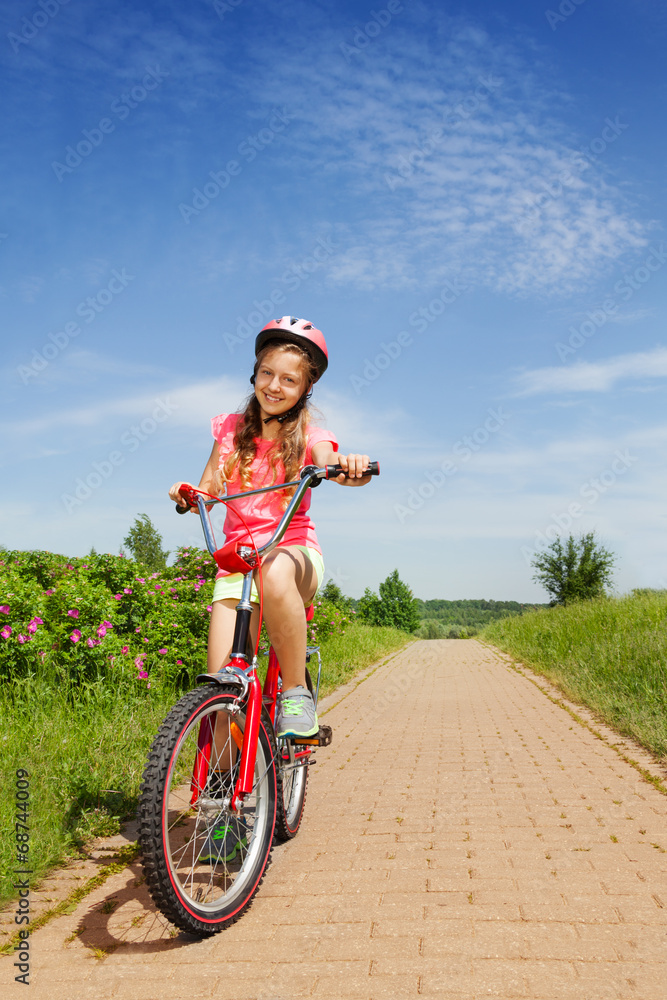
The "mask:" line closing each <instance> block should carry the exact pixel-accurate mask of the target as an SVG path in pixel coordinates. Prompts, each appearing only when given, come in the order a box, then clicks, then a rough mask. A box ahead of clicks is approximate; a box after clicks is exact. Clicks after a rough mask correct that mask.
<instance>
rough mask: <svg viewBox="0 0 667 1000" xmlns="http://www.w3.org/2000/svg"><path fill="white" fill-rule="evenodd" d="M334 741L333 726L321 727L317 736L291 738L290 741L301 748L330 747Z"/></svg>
mask: <svg viewBox="0 0 667 1000" xmlns="http://www.w3.org/2000/svg"><path fill="white" fill-rule="evenodd" d="M332 739H333V731H332V729H331V726H320V728H319V732H318V734H317V736H290V737H288V741H289V742H290V743H294V744H297V745H298V746H300V747H328V746H329V744H330V743H331V740H332Z"/></svg>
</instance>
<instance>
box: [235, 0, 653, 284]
mask: <svg viewBox="0 0 667 1000" xmlns="http://www.w3.org/2000/svg"><path fill="white" fill-rule="evenodd" d="M411 21H412V15H411V14H410V12H409V11H405V12H404V13H403V14H402V15H401V19H400V24H399V18H398V17H397V18H396V19H395V23H394V24H391V25H390V26H389V27H388V28H387V29H386V31H385V32H384V33H383V34H382V36H381V37H380V38H379V39H378V41H377V43H373V44H371V45H369V46H368V48H367V49H365V50H364V52H363V53H359V54H358V55H355V56H354V57H352V58H351V59H350V60H349V61H346V59H345V58H344V57H343V54H342V53H340V52H339V48H340V42H341V41H343V40H345V36H343V37H338V36H336V37H334V36H333V32H331V31H327V32H324V33H323V36H322V38H321V39H320V40H319V41H317V40H314V39H313V37H312V32H313V26H312V25H309V32H310V33H311V37H310V42H309V44H310V45H311V46H315V47H317V49H318V52H319V53H320V58H319V60H318V65H317V67H316V68H315V67H313V66H311V67H310V68H309V74H308V87H307V88H304V86H303V73H302V68H301V66H300V65H299V64H298V62H297V63H288V64H287V65H285V66H283V67H281V73H280V74H279V75H278V76H276V74H275V73H274V72H273V60H272V58H270V55H271V52H273V50H274V48H275V45H276V40H275V39H271V42H270V46H269V43H266V44H267V52H266V55H267V56H269V58H266V59H265V60H264V62H265V65H266V66H267V67H269V70H268V73H269V74H270V78H269V77H267V76H266V75H265V74H264V73H263V72H262V70H261V68H260V69H259V72H258V73H257V74H256V76H255V84H254V85H255V87H256V92H257V98H258V100H260V101H263V102H265V103H266V102H268V101H270V102H273V103H284V105H285V106H286V107H287V108H289V109H290V110H291V112H292V113H293V114H295V115H296V121H295V122H294V123H293V124H291V125H290V134H289V143H288V144H286V145H284V146H282V147H280V150H279V151H278V150H276V153H277V155H278V156H279V160H280V162H281V163H282V164H283V165H287V166H292V167H293V168H294V170H295V171H298V170H299V169H300V167H301V165H302V162H303V158H304V156H307V158H308V163H309V169H310V170H311V171H315V172H319V173H320V175H321V177H322V182H323V183H326V184H329V185H331V184H336V185H338V186H341V185H344V187H345V190H346V192H347V196H348V204H349V205H350V208H352V209H353V210H354V214H355V218H356V221H355V223H354V224H353V225H352V226H350V228H349V231H348V234H347V240H346V241H345V248H344V249H343V250H342V251H341V252H339V253H338V254H337V255H336V259H335V261H334V262H333V264H332V268H331V272H330V274H331V279H332V280H334V281H339V282H341V283H345V284H349V283H352V282H353V283H356V284H357V285H358V286H359V287H361V288H364V289H368V288H372V287H382V286H383V285H392V287H410V285H411V284H413V283H415V281H417V280H418V281H419V282H420V283H423V282H424V281H426V282H430V283H433V282H435V281H437V280H438V279H440V278H442V277H444V276H446V275H447V274H449V273H451V272H452V271H457V272H462V273H463V275H464V276H465V277H467V278H468V279H469V280H471V281H472V282H473V283H475V284H485V285H487V286H490V287H492V288H494V289H496V290H500V291H504V292H509V293H518V294H529V293H534V292H542V293H543V292H548V291H557V292H561V293H562V292H567V291H571V290H574V289H576V288H581V287H582V286H583V285H585V284H586V283H587V282H589V281H590V280H591V279H593V278H595V277H597V276H598V275H599V274H600V273H602V272H604V271H605V270H606V269H608V267H609V264H610V261H612V260H614V259H616V258H618V257H619V256H620V255H621V254H623V253H627V252H632V251H634V250H637V249H638V248H640V247H641V246H643V245H645V243H646V236H645V227H644V225H643V224H642V223H640V222H639V221H637V220H636V219H635V218H633V217H632V215H631V214H630V212H629V209H628V206H627V204H626V202H625V199H624V197H623V196H622V194H621V192H620V191H619V190H618V189H616V188H614V187H613V186H612V184H611V182H610V172H609V166H608V162H607V163H605V157H604V152H603V153H602V154H600V155H599V156H598V157H597V160H596V162H595V163H594V162H592V161H591V159H584V158H583V157H582V156H581V155H580V154H579V153H577V149H579V148H580V147H581V146H582V145H584V146H585V145H587V144H588V143H590V142H591V141H592V140H594V139H598V140H599V141H603V140H601V139H600V135H601V133H602V130H603V129H606V130H607V131H606V134H607V135H608V136H610V138H609V142H608V143H607V145H608V146H610V147H611V145H612V143H614V142H617V143H618V144H619V147H621V146H622V144H623V143H624V142H625V141H626V129H627V128H628V127H629V126H628V125H626V123H625V122H624V121H622V120H620V119H618V118H617V117H615V116H614V113H613V109H611V108H610V109H609V115H610V118H611V120H612V121H613V122H616V123H617V124H616V128H615V130H614V129H612V130H611V132H610V131H609V129H608V128H607V126H606V122H605V119H604V116H603V118H602V119H601V120H600V123H599V125H600V135H598V134H597V133H594V134H591V135H585V134H580V133H579V134H578V133H577V132H576V130H573V129H571V128H567V127H566V126H565V125H564V123H563V119H562V118H559V111H558V110H554V108H556V109H560V108H564V107H565V105H566V104H567V103H568V101H567V98H565V97H563V95H555V94H554V93H553V91H552V92H548V91H547V89H546V85H545V83H544V79H543V77H542V76H539V75H538V74H537V73H536V72H535V71H534V68H533V67H534V65H535V61H534V60H535V53H534V52H533V51H530V52H528V51H525V50H524V51H522V50H520V49H519V47H518V45H519V43H518V42H517V43H513V44H510V43H504V42H502V41H499V38H498V36H495V37H491V36H489V35H487V34H486V33H485V32H484V31H482V30H480V29H475V30H474V31H472V30H471V29H470V26H469V25H467V24H466V23H464V22H463V21H462V20H461V19H460V18H448V17H447V16H446V15H445V14H444V13H442V12H441V13H440V14H434V15H433V31H432V33H431V37H430V38H428V39H427V38H425V37H424V35H423V34H421V33H420V36H419V37H418V35H417V33H416V32H415V31H413V30H412V29H413V28H414V26H415V25H414V23H411ZM353 28H354V26H353V25H352V26H351V27H350V41H351V38H352V35H353V33H354V32H353ZM292 43H293V44H296V45H297V47H298V44H299V43H298V40H295V39H293V41H292ZM257 45H258V48H257V53H258V57H259V58H260V64H261V56H262V53H263V46H262V42H261V41H258V43H257ZM269 48H270V50H271V52H269V51H268V49H269ZM438 128H439V129H440V130H441V134H440V135H438V137H437V138H433V136H434V129H438Z"/></svg>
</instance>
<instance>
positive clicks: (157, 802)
mask: <svg viewBox="0 0 667 1000" xmlns="http://www.w3.org/2000/svg"><path fill="white" fill-rule="evenodd" d="M237 694H238V689H237V688H236V687H234V686H233V685H230V686H229V687H219V686H218V685H215V686H214V685H206V686H205V687H200V688H196V689H195V690H194V691H189V692H188V693H187V694H186V695H184V696H183V697H182V698H181V699H180V701H179V702H177V704H176V705H175V706H174V708H173V709H172V710H171V712H170V713H169V715H168V716H167V717H166V719H165V721H164V722H163V724H162V726H161V727H160V729H159V731H158V734H157V736H156V737H155V740H154V742H153V745H152V747H151V750H150V753H149V756H148V762H147V764H146V768H145V771H144V776H143V781H142V784H141V794H140V798H139V810H138V819H139V844H140V846H141V849H142V853H143V861H142V863H143V869H144V873H145V877H146V884H147V886H148V890H149V892H150V894H151V897H152V899H153V901H154V903H155V905H156V906H157V908H158V909H159V910H160V911H161V912H162V913H163V914H164V916H165V917H167V919H168V920H170V921H171V923H173V924H175V925H176V926H177V927H180V928H181V930H184V931H187V932H188V933H191V934H196V935H198V936H200V937H205V936H209V935H212V934H217V933H218V932H220V931H221V930H224V929H225V927H228V926H229V925H230V924H232V923H234V922H235V921H236V920H238V919H239V917H240V916H242V914H243V913H244V912H245V911H246V910H247V908H248V907H249V906H250V904H251V902H252V900H253V897H254V896H255V893H256V892H257V890H258V888H259V886H260V884H261V882H262V879H263V877H264V873H265V871H266V868H267V865H268V864H269V862H270V858H271V848H272V844H273V834H274V830H275V822H276V803H277V775H276V766H275V762H276V754H277V750H276V744H275V738H274V735H273V728H272V726H271V723H270V721H269V719H268V717H267V716H266V714H265V713H263V715H262V718H261V721H260V727H259V739H258V745H257V761H256V764H255V781H254V786H253V790H252V792H251V793H250V795H248V796H246V798H245V800H244V802H243V805H242V811H241V815H242V818H243V824H244V825H243V828H242V829H243V830H245V832H246V834H247V836H246V837H245V838H244V839H245V840H247V843H246V844H245V845H242V843H241V842H239V843H238V844H237V845H236V848H235V852H236V853H235V856H234V857H233V858H228V859H227V860H222V859H220V858H217V859H216V860H215V861H213V860H211V858H210V857H209V859H208V860H205V861H202V860H201V857H202V855H205V854H206V853H208V854H209V855H210V854H211V848H210V844H211V843H212V841H213V839H214V838H213V831H214V830H215V829H218V828H219V826H220V824H221V823H222V824H223V825H224V824H225V823H226V822H227V820H228V819H229V822H238V820H236V818H235V816H234V814H231V813H229V812H225V809H224V806H223V800H224V797H225V795H227V796H228V795H229V793H230V791H231V789H232V788H233V785H234V783H235V781H236V777H237V773H238V767H239V763H240V753H237V752H234V755H235V756H236V760H235V761H234V763H233V764H232V766H231V770H229V771H227V772H226V775H225V779H224V786H223V785H222V784H221V785H219V787H218V788H217V790H216V791H209V786H208V784H207V786H206V789H204V790H202V794H200V795H199V797H198V799H197V802H196V804H195V805H194V806H192V805H191V792H190V782H191V780H192V774H193V764H194V760H195V756H196V752H197V750H196V748H197V738H198V733H199V728H200V723H201V721H202V720H203V719H205V718H208V719H210V720H213V725H215V720H219V719H220V718H221V717H222V719H223V720H224V718H225V717H226V719H227V725H228V732H229V733H230V734H231V733H232V729H231V722H232V721H233V722H234V723H236V725H237V726H238V727H239V729H240V730H241V732H242V733H243V732H244V729H245V713H244V712H243V710H241V711H238V712H235V711H232V709H233V708H235V707H236V698H237ZM218 724H220V723H219V722H218ZM226 745H228V746H229V747H231V740H230V738H229V737H228V738H227V742H226ZM216 752H217V751H216V748H215V745H214V746H213V756H212V759H211V763H212V764H214V763H215V761H214V757H215V754H216ZM228 752H229V753H230V754H231V751H228ZM232 757H233V755H232ZM232 757H230V758H229V759H232ZM224 843H226V840H225V841H224ZM207 845H209V849H208V852H207V850H206V847H207ZM216 849H217V848H216Z"/></svg>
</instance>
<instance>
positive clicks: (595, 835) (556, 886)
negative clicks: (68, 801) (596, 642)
mask: <svg viewBox="0 0 667 1000" xmlns="http://www.w3.org/2000/svg"><path fill="white" fill-rule="evenodd" d="M406 679H407V680H408V681H409V683H407V684H406V683H405V681H406ZM545 690H546V691H547V693H552V692H550V691H549V688H548V684H547V682H546V681H544V680H543V679H541V678H533V676H532V675H530V674H529V673H528V672H527V671H526V670H524V669H523V668H519V669H512V668H511V665H510V663H509V660H508V658H507V657H505V656H503V655H502V654H498V653H496V652H495V651H494V650H492V649H490V648H488V647H485V646H482V645H481V644H480V643H478V642H475V641H474V640H442V641H430V642H420V643H415V644H413V645H411V646H410V647H408V648H407V649H406V650H404V651H403V652H402V653H400V654H398V655H396V656H394V657H393V658H390V659H389V661H388V662H387V663H385V664H384V665H383V666H381V667H379V668H378V669H376V670H375V671H373V672H369V673H368V674H367V675H366V677H365V679H363V681H362V682H361V683H359V684H357V685H356V686H355V685H350V686H349V687H347V688H346V690H345V691H343V692H339V693H337V694H334V696H332V698H330V699H329V706H330V707H329V708H328V709H327V707H326V703H325V704H323V706H322V712H321V714H322V716H323V719H324V720H325V721H326V722H328V723H330V724H331V725H332V726H333V728H334V743H333V744H332V746H331V747H330V748H329V749H327V750H322V751H321V752H320V753H318V762H317V767H316V768H314V769H313V771H312V773H311V775H310V786H309V793H308V802H307V808H306V813H305V818H304V824H303V827H302V829H301V831H300V832H299V836H298V837H296V838H295V839H294V840H292V841H290V842H288V843H287V844H284V845H281V846H278V847H276V849H275V850H274V852H273V861H272V865H271V867H270V868H269V870H268V871H267V874H266V877H265V879H264V882H263V884H262V886H261V887H260V890H259V893H258V895H257V897H256V898H255V900H254V902H253V905H252V907H251V908H250V909H249V910H248V911H247V913H246V914H245V915H244V916H243V918H242V919H241V920H240V921H239V922H238V923H236V924H235V925H233V926H232V927H231V928H229V929H228V930H227V931H225V932H224V933H223V934H221V935H218V936H216V937H214V938H210V939H205V940H203V941H197V940H196V939H194V938H192V937H190V936H188V935H185V934H181V933H178V932H175V931H174V930H173V929H172V928H170V927H169V925H168V924H167V923H166V921H164V919H163V918H162V917H161V916H160V915H159V914H156V913H155V911H154V908H153V904H152V902H151V900H150V898H149V896H148V894H147V892H146V889H145V886H142V885H140V884H139V883H140V874H141V873H140V868H139V867H138V866H137V865H136V864H134V865H133V866H132V867H131V868H128V869H127V870H126V871H125V872H123V873H120V874H118V875H114V876H113V877H112V878H110V879H109V880H108V881H107V882H106V883H105V884H104V885H103V886H101V887H99V888H98V889H97V890H95V892H94V893H91V894H90V895H89V896H88V897H86V898H85V899H84V900H82V901H81V903H80V904H79V906H78V907H77V909H76V910H75V912H74V913H72V914H69V915H66V916H62V917H60V918H57V919H55V920H53V921H51V922H50V923H49V924H47V925H46V926H45V927H43V928H42V929H41V930H39V931H37V932H35V934H34V935H33V936H32V938H31V948H32V949H33V951H32V954H33V956H34V958H33V964H32V970H33V984H32V985H33V990H32V993H31V996H32V997H33V998H35V1000H42V997H44V1000H47V998H48V1000H61V998H63V1000H64V998H67V1000H98V998H100V1000H101V998H104V1000H163V998H164V997H165V996H168V997H169V998H170V1000H180V998H181V997H182V998H183V1000H185V998H186V997H187V1000H199V998H202V1000H209V998H211V1000H213V998H215V1000H232V998H234V1000H286V998H287V997H289V998H290V1000H301V998H304V1000H305V998H309V997H315V998H322V1000H338V997H341V996H344V997H345V998H346V1000H380V998H385V997H386V998H391V1000H399V998H402V997H406V998H407V997H410V998H417V997H419V998H424V997H427V998H430V997H433V998H436V997H437V998H438V1000H440V998H444V1000H481V998H484V997H498V998H499V1000H514V998H526V1000H569V998H570V997H572V998H574V997H575V996H576V998H577V1000H607V998H609V1000H665V998H666V997H667V993H666V992H665V984H666V983H667V798H665V796H663V795H661V794H660V792H659V791H658V790H657V789H656V788H654V787H653V786H651V785H650V784H649V783H647V782H645V781H643V780H642V779H641V776H640V775H639V773H638V772H637V771H636V770H635V769H634V768H633V767H632V766H631V765H630V764H628V763H627V762H626V761H624V760H623V759H622V758H621V756H620V755H619V753H617V752H616V751H615V750H614V749H613V746H612V745H611V744H613V743H619V745H620V748H621V750H622V752H623V753H626V755H627V756H628V757H630V758H632V759H634V760H639V761H640V762H641V766H643V767H647V768H649V770H651V769H652V773H655V774H656V775H657V776H661V775H662V776H663V777H664V771H661V770H660V765H658V764H657V763H656V762H654V761H652V760H651V758H650V757H649V756H648V755H646V754H643V752H642V751H639V750H637V748H634V747H632V745H631V743H630V742H628V741H622V740H621V738H620V737H618V736H616V735H615V734H614V733H613V732H612V731H611V730H608V729H607V728H605V727H601V726H600V724H599V723H596V722H595V720H593V718H592V717H590V718H589V717H588V716H586V714H585V710H584V709H579V708H577V714H579V715H580V716H581V717H582V718H584V719H586V721H587V722H588V723H589V724H590V725H591V727H592V728H593V729H595V730H596V731H597V732H600V733H601V735H602V737H603V738H602V739H598V738H597V737H596V736H595V735H594V733H593V732H591V731H590V730H589V729H588V728H586V727H585V726H584V725H582V724H580V723H577V722H576V721H575V720H574V719H573V718H572V716H571V715H570V714H568V713H567V712H566V711H565V710H564V709H563V708H562V707H561V706H560V705H558V704H555V703H554V702H553V701H551V700H549V698H547V697H545V694H544V691H545ZM128 836H129V835H128ZM612 837H614V838H615V840H613V839H612ZM126 840H127V838H126ZM125 842H126V841H125ZM119 843H120V841H119V842H118V843H116V844H115V849H117V847H118V844H119ZM654 845H655V846H654ZM110 847H111V848H114V843H110ZM96 851H97V854H96V855H95V857H93V856H92V854H91V859H90V860H89V861H88V862H86V863H85V864H84V865H83V866H82V867H81V868H77V869H76V870H72V871H69V872H63V873H55V875H54V876H52V877H51V878H50V879H49V880H47V882H45V884H44V886H43V887H42V890H41V895H40V901H41V902H40V905H42V906H47V905H48V900H49V899H50V898H52V894H54V893H60V894H61V896H62V894H63V893H65V894H66V892H67V891H69V889H68V886H74V885H76V884H79V883H80V881H81V880H82V879H83V878H84V877H89V876H88V874H87V873H88V870H90V871H93V872H94V870H95V867H96V865H98V864H99V863H104V861H103V860H96V859H103V858H104V855H105V851H104V845H96ZM106 853H107V855H108V854H109V851H107V852H106ZM86 865H87V866H88V867H86ZM111 900H115V901H116V905H115V908H114V909H113V912H107V908H108V907H109V905H110V901H111ZM10 920H11V915H8V914H4V915H2V919H0V932H3V931H4V932H5V933H7V931H6V930H5V928H9V929H10ZM70 937H71V940H70V942H69V943H66V939H67V938H70ZM104 948H106V949H108V951H107V954H106V957H101V958H99V959H98V958H95V957H94V955H95V954H97V955H99V956H103V954H104V953H103V952H100V951H99V950H98V951H96V949H104ZM0 975H2V976H4V979H2V980H1V981H0V992H1V991H2V990H3V989H4V986H5V983H6V982H8V981H10V980H11V960H10V959H5V964H4V965H3V964H2V963H1V962H0ZM10 986H11V987H13V984H11V983H10ZM1 995H2V997H3V1000H4V992H2V993H1ZM9 995H14V990H13V989H12V992H11V993H10V994H9Z"/></svg>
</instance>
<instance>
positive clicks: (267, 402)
mask: <svg viewBox="0 0 667 1000" xmlns="http://www.w3.org/2000/svg"><path fill="white" fill-rule="evenodd" d="M303 369H304V365H303V362H302V361H301V359H300V358H299V356H298V355H297V354H293V353H292V352H288V351H281V350H280V348H275V349H274V350H272V351H268V353H267V354H265V355H264V357H263V358H262V363H261V365H260V366H259V368H258V369H257V375H256V377H255V396H256V397H257V401H258V403H259V406H260V409H261V411H262V419H264V418H265V417H279V416H280V415H281V414H282V413H286V412H287V411H288V410H291V409H292V407H293V406H294V405H295V404H296V403H298V401H299V400H300V399H301V397H302V396H303V394H304V392H305V391H306V389H307V385H306V375H305V372H304V370H303Z"/></svg>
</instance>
